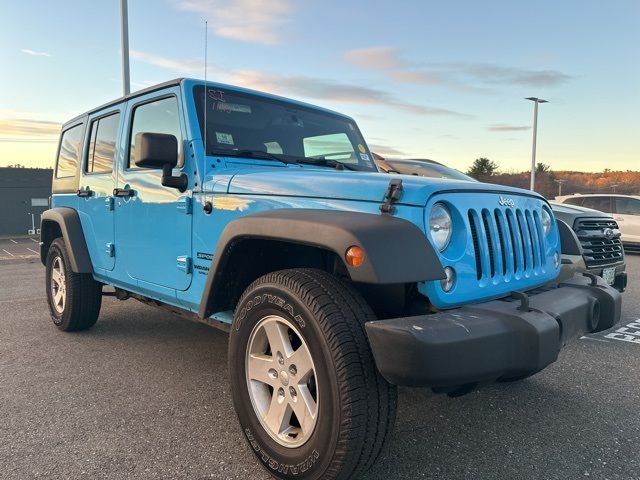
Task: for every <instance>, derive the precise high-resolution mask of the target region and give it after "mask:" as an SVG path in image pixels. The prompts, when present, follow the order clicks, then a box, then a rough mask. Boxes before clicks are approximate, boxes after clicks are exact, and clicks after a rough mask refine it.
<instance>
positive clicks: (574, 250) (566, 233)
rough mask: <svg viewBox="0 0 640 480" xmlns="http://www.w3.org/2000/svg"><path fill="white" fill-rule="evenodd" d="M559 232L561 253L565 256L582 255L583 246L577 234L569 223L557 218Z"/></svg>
mask: <svg viewBox="0 0 640 480" xmlns="http://www.w3.org/2000/svg"><path fill="white" fill-rule="evenodd" d="M556 222H558V230H559V232H560V252H561V253H563V254H565V255H582V245H581V244H580V240H578V236H577V235H576V232H574V231H573V229H572V228H571V227H570V226H569V224H568V223H567V222H564V221H563V220H560V219H559V218H556Z"/></svg>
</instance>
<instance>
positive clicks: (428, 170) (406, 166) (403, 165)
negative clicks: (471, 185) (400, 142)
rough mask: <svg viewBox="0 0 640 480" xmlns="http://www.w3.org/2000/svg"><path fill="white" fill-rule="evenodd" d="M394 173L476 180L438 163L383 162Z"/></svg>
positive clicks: (412, 161)
mask: <svg viewBox="0 0 640 480" xmlns="http://www.w3.org/2000/svg"><path fill="white" fill-rule="evenodd" d="M385 161H386V162H387V163H388V164H389V166H391V168H393V169H394V170H395V171H396V172H398V173H401V174H404V175H419V176H421V177H430V178H448V179H451V180H465V181H467V182H475V181H476V180H475V179H473V178H471V177H469V176H468V175H465V174H464V173H462V172H459V171H458V170H455V169H453V168H449V167H445V166H444V165H440V164H439V163H431V162H423V161H420V160H400V161H398V160H385Z"/></svg>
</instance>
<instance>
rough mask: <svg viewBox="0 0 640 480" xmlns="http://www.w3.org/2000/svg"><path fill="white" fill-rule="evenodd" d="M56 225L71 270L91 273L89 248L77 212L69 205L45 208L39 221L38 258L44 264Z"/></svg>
mask: <svg viewBox="0 0 640 480" xmlns="http://www.w3.org/2000/svg"><path fill="white" fill-rule="evenodd" d="M56 225H57V227H58V229H59V231H60V233H61V234H62V238H63V239H64V243H65V246H66V247H67V253H68V254H69V263H71V270H73V271H74V272H76V273H93V266H92V263H91V257H90V256H89V249H88V248H87V242H86V241H85V238H84V232H83V231H82V224H81V223H80V216H79V215H78V212H77V211H76V210H75V209H73V208H70V207H56V208H51V209H49V210H45V211H44V212H43V213H42V219H41V221H40V260H41V261H42V264H43V265H44V264H45V263H46V261H47V252H48V251H49V246H50V245H51V242H53V240H54V238H55V236H54V232H57V229H56V228H55V226H56Z"/></svg>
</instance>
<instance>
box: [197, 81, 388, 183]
mask: <svg viewBox="0 0 640 480" xmlns="http://www.w3.org/2000/svg"><path fill="white" fill-rule="evenodd" d="M207 90H208V91H207V107H206V108H207V110H206V122H207V128H206V132H207V134H206V136H207V142H206V145H207V155H223V154H229V155H233V156H249V157H254V158H267V159H282V160H283V161H287V162H299V163H309V164H317V165H323V166H332V167H334V168H335V166H336V164H339V165H338V166H341V165H344V166H345V168H348V169H350V170H363V171H372V172H375V171H377V169H376V167H375V165H374V163H373V160H372V157H371V153H370V152H369V149H368V148H367V144H366V143H365V142H364V139H363V138H362V135H361V134H360V131H359V130H358V127H357V125H356V124H355V123H354V122H352V121H351V120H349V119H347V118H344V117H341V116H340V115H335V114H332V113H329V112H324V111H321V110H315V109H313V108H307V107H303V106H299V105H295V104H293V103H287V102H284V101H280V100H274V99H270V98H265V97H261V96H259V95H252V94H246V93H239V92H234V91H231V90H224V89H220V88H213V87H209V88H208V89H207ZM193 95H194V101H195V104H196V111H197V113H198V120H199V122H200V131H201V134H202V135H203V138H204V133H203V130H204V129H203V125H204V117H205V115H204V85H199V86H196V87H194V89H193ZM260 152H263V153H266V154H268V155H262V156H259V155H257V154H258V153H260Z"/></svg>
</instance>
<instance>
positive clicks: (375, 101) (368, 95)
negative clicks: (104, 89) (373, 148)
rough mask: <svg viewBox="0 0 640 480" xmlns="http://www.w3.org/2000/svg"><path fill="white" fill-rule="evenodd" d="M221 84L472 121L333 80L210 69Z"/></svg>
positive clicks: (145, 57)
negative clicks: (381, 106) (382, 106)
mask: <svg viewBox="0 0 640 480" xmlns="http://www.w3.org/2000/svg"><path fill="white" fill-rule="evenodd" d="M131 57H132V58H134V59H136V60H139V61H141V62H145V63H148V64H151V65H156V66H158V67H161V68H165V69H167V70H172V71H176V72H178V73H196V74H198V76H201V73H202V65H201V64H200V63H199V62H196V61H191V60H176V59H172V58H166V57H161V56H157V55H153V54H149V53H145V52H139V51H135V52H132V53H131ZM210 70H213V71H214V72H215V73H216V76H217V78H219V79H221V81H224V82H227V83H231V84H234V85H240V86H243V87H246V88H252V89H254V90H263V91H268V92H272V93H276V94H280V95H284V96H287V97H302V98H307V99H313V100H322V101H331V102H337V103H347V104H358V105H384V106H389V107H393V108H396V109H399V110H402V111H405V112H409V113H414V114H419V115H446V116H454V117H460V118H471V115H467V114H464V113H460V112H456V111H453V110H448V109H446V108H438V107H432V106H428V105H418V104H413V103H408V102H404V101H402V100H400V99H398V98H397V97H395V96H393V95H392V94H390V93H389V92H387V91H385V90H379V89H376V88H373V87H366V86H362V85H354V84H350V83H343V82H338V81H335V80H330V79H323V78H317V77H307V76H303V75H283V74H278V73H271V72H264V71H260V70H229V69H222V68H219V67H218V66H216V65H212V66H211V69H210Z"/></svg>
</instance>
